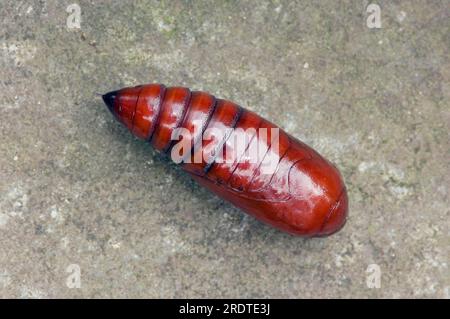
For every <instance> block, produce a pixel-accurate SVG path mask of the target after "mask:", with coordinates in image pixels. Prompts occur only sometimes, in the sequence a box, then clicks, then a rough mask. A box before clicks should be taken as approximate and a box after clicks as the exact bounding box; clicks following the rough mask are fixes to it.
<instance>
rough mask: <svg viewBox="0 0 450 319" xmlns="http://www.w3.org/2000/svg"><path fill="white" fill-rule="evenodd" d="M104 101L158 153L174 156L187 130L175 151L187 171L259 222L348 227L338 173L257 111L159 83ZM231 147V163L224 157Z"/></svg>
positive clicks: (321, 229) (312, 228)
mask: <svg viewBox="0 0 450 319" xmlns="http://www.w3.org/2000/svg"><path fill="white" fill-rule="evenodd" d="M103 99H104V101H105V103H106V105H107V106H108V108H109V109H110V111H111V112H112V113H113V114H114V116H115V117H116V118H117V119H118V120H119V121H120V122H122V124H124V125H125V126H126V127H127V128H128V129H129V130H130V131H131V132H132V133H133V134H134V135H135V136H137V137H139V138H142V139H144V140H146V141H149V142H150V144H152V146H153V147H154V148H156V149H157V150H159V151H161V152H165V153H172V155H173V154H174V152H173V151H174V150H175V147H178V145H179V144H177V143H178V142H179V140H174V139H173V136H174V133H175V132H177V131H178V130H181V129H183V130H184V132H185V133H186V132H187V133H190V134H187V135H186V134H185V135H183V136H182V138H181V141H182V142H184V143H186V144H185V145H188V146H189V149H188V152H187V151H186V150H187V149H186V148H184V149H183V148H182V149H181V150H182V151H181V152H180V150H177V151H178V155H180V158H181V165H182V167H183V168H184V170H186V171H187V172H188V173H190V174H191V176H192V177H193V178H194V179H195V180H196V181H197V182H199V183H200V184H201V185H203V186H205V187H206V188H208V189H209V190H211V191H212V192H213V193H215V194H217V195H218V196H220V197H221V198H224V199H226V200H228V201H230V202H231V203H233V204H234V205H235V206H237V207H239V208H241V209H242V210H243V211H245V212H247V213H249V214H250V215H252V216H254V217H256V218H257V219H259V220H261V221H263V222H265V223H267V224H270V225H272V226H274V227H276V228H278V229H281V230H283V231H286V232H288V233H291V234H294V235H299V236H326V235H330V234H332V233H334V232H336V231H338V230H339V229H340V228H341V227H342V226H343V225H344V224H345V221H346V217H347V210H348V199H347V192H346V189H345V185H344V183H343V181H342V178H341V176H340V174H339V172H338V170H337V169H336V168H335V167H334V166H333V165H332V164H331V163H329V162H328V161H327V160H326V159H324V158H323V157H322V156H320V155H319V154H318V153H317V152H315V151H314V150H313V149H311V148H310V147H308V146H307V145H305V144H304V143H302V142H300V141H299V140H297V139H296V138H294V137H292V136H291V135H289V134H288V133H286V132H285V131H283V130H282V129H278V127H277V126H275V125H274V124H272V123H270V122H269V121H267V120H265V119H263V118H262V117H260V116H258V115H257V114H255V113H253V112H251V111H248V110H246V109H244V108H242V107H241V106H239V105H237V104H235V103H233V102H230V101H227V100H222V99H216V98H215V97H214V96H212V95H210V94H209V93H206V92H197V91H190V90H189V89H187V88H182V87H168V88H166V87H165V86H164V85H161V84H148V85H141V86H137V87H130V88H124V89H121V90H118V91H113V92H109V93H107V94H105V95H104V96H103ZM243 130H247V131H246V135H241V133H240V132H241V131H243ZM264 131H266V132H268V133H267V134H263V132H264ZM206 132H213V133H211V134H209V135H210V136H208V137H207V136H205V135H206ZM217 132H219V133H221V132H222V133H223V134H218V133H217ZM238 132H239V134H237V133H238ZM248 132H250V133H248ZM236 140H238V141H239V140H240V142H241V144H242V141H244V142H243V145H244V147H243V148H236V147H235V151H233V147H230V148H228V146H229V144H231V143H232V141H233V142H236ZM274 141H276V144H275V142H274ZM275 145H276V146H277V147H275ZM211 146H213V147H211ZM230 149H231V150H232V151H229V150H230ZM207 150H208V151H207ZM227 150H228V151H227ZM251 150H256V153H255V152H251ZM227 152H228V155H229V154H232V155H233V156H228V157H230V158H231V160H230V161H224V158H228V157H227ZM252 154H257V155H258V156H256V157H255V156H253V155H252ZM268 158H270V163H272V164H273V163H275V165H272V166H273V170H272V171H271V172H270V173H267V172H264V168H265V162H267V159H268Z"/></svg>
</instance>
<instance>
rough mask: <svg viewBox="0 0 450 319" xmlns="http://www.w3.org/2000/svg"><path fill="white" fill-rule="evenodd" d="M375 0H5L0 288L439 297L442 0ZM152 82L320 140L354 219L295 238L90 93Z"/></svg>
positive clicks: (35, 293)
mask: <svg viewBox="0 0 450 319" xmlns="http://www.w3.org/2000/svg"><path fill="white" fill-rule="evenodd" d="M373 2H374V3H377V4H379V5H380V7H381V21H382V28H381V29H370V28H368V27H367V25H366V19H367V17H368V13H366V8H367V6H368V4H369V2H368V1H356V0H355V1H335V0H326V1H325V0H323V1H302V2H292V1H273V2H265V1H257V0H255V1H242V2H238V1H189V2H188V1H163V2H156V1H133V4H131V2H130V3H128V2H126V1H78V2H77V3H78V4H79V6H80V8H81V13H82V15H81V16H82V21H81V28H80V29H70V28H68V27H67V25H66V20H67V18H68V16H69V13H67V12H66V8H67V6H68V5H69V4H71V3H72V1H56V0H54V1H45V0H41V1H13V0H10V1H1V2H0V17H1V19H0V56H1V60H0V74H1V75H0V113H1V117H0V118H1V119H0V130H1V142H0V155H1V156H0V296H1V297H14V298H15V297H20V298H27V297H31V298H35V297H37V298H45V297H49V298H56V297H69V298H71V297H139V298H141V297H157V298H159V297H169V298H171V297H280V298H285V297H288V298H308V297H325V298H329V297H388V298H390V297H394V298H397V297H432V298H449V296H450V271H449V256H450V248H449V244H450V234H449V229H450V227H449V226H450V221H449V218H450V201H449V186H450V174H449V173H450V172H449V170H450V142H449V141H450V136H449V131H450V103H449V99H450V87H449V80H450V63H449V53H450V52H449V51H450V4H449V2H448V1H447V0H442V1H422V0H415V1H381V0H377V1H373ZM147 82H162V83H165V84H168V85H185V86H189V87H191V88H193V89H202V90H207V91H209V92H212V93H215V94H216V95H217V96H219V97H224V98H229V99H231V100H234V101H237V102H239V103H240V104H242V105H243V106H246V107H248V108H249V109H252V110H255V111H257V112H259V113H260V114H262V115H263V116H265V117H267V118H268V119H270V120H272V121H273V122H275V123H278V124H279V125H280V126H281V127H283V128H285V129H286V130H287V131H288V132H290V133H292V134H294V135H295V136H298V137H300V138H301V139H303V140H304V141H305V142H307V143H308V144H310V145H312V146H313V147H315V148H316V149H317V150H318V151H319V152H321V153H322V154H323V155H325V156H326V157H328V158H329V159H330V160H332V161H333V162H335V163H336V164H337V166H338V167H339V168H340V169H341V171H342V174H343V175H344V178H345V181H346V183H347V186H348V190H349V196H350V218H349V220H348V223H347V225H346V227H345V228H344V229H343V230H342V231H341V232H340V233H338V234H336V235H334V236H332V237H330V238H323V239H300V238H295V237H292V236H289V235H286V234H283V233H281V232H279V231H276V230H273V229H271V228H270V227H267V226H264V225H262V224H261V223H259V222H257V221H255V220H253V219H252V218H250V217H247V216H246V215H245V214H242V213H241V212H240V211H238V210H237V209H235V208H233V207H232V206H230V205H229V204H227V203H225V202H223V201H222V200H220V199H218V198H217V197H215V196H213V195H211V194H210V193H208V191H206V190H204V189H201V188H200V187H199V186H197V185H196V184H195V183H194V182H193V181H192V180H191V179H190V178H189V177H188V176H187V175H185V174H184V173H183V172H182V171H181V170H180V169H179V168H178V167H176V166H175V165H174V164H171V163H170V162H169V161H168V160H167V159H165V158H163V157H162V156H161V155H159V154H157V153H155V152H153V151H152V150H151V149H150V147H149V146H148V145H146V144H145V143H144V142H142V141H139V140H137V139H135V138H133V137H132V136H131V134H130V133H128V132H127V131H126V130H125V129H124V128H123V127H121V126H120V125H119V124H118V123H117V122H115V121H114V120H113V118H112V116H111V115H110V114H109V112H108V111H107V109H106V108H105V106H104V105H103V103H102V101H101V100H100V98H99V97H98V96H96V95H95V92H101V93H103V92H106V91H109V90H112V89H116V88H120V87H123V86H127V85H135V84H140V83H147ZM372 264H376V265H378V266H379V269H380V271H381V274H380V276H381V277H380V279H381V287H380V288H370V285H369V286H368V285H367V281H368V279H369V281H370V279H373V278H374V277H371V276H372V275H374V274H375V273H370V272H367V270H368V267H369V265H372ZM71 265H72V266H71ZM74 265H75V266H74ZM77 266H79V269H80V271H81V287H80V288H79V289H77V288H70V287H73V285H71V284H70V283H73V281H71V280H72V279H73V278H74V277H73V275H75V274H76V269H77ZM74 267H75V268H74ZM370 267H374V266H370ZM370 267H369V270H370V269H374V268H370ZM375 267H376V266H375ZM68 282H69V285H67V283H68Z"/></svg>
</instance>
